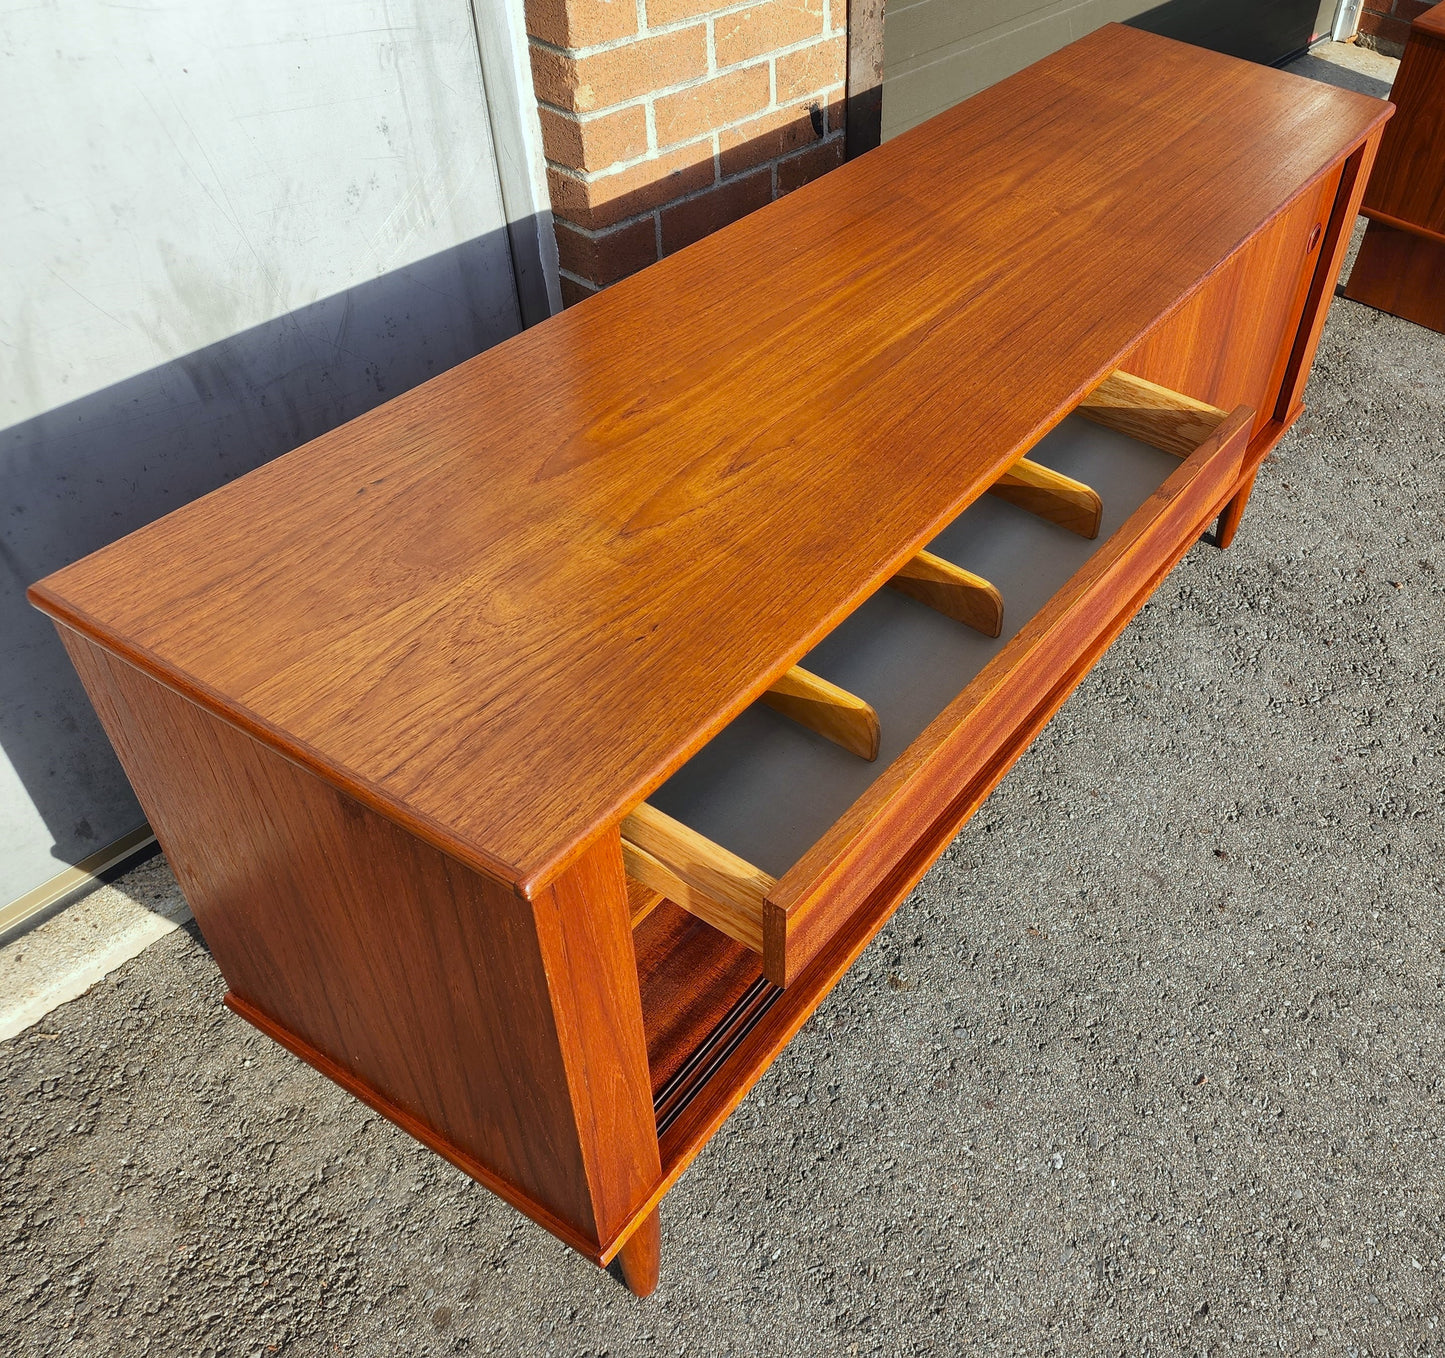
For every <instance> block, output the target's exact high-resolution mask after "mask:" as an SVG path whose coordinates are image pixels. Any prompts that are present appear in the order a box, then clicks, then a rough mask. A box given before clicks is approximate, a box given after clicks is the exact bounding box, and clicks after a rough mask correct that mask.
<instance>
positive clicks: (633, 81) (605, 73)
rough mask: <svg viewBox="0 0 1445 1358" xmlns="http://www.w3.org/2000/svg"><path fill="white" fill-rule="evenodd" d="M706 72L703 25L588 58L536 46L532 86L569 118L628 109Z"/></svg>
mask: <svg viewBox="0 0 1445 1358" xmlns="http://www.w3.org/2000/svg"><path fill="white" fill-rule="evenodd" d="M706 72H707V26H706V25H705V24H694V25H693V26H692V27H691V28H680V29H678V30H677V31H676V32H675V33H660V34H658V36H657V37H655V38H641V39H639V40H638V41H637V42H629V43H625V44H623V46H621V47H614V48H611V49H610V50H608V51H606V52H594V53H593V54H592V55H591V56H590V57H579V58H574V57H569V56H566V55H564V54H562V53H560V52H554V51H552V50H551V49H550V48H547V47H538V46H537V45H536V44H535V43H533V44H532V85H533V88H534V89H535V90H536V92H537V98H538V99H540V100H541V101H542V102H543V103H544V104H554V105H556V107H558V108H560V109H565V110H567V111H568V112H571V113H592V112H595V111H596V110H598V109H604V108H611V107H612V106H613V105H614V104H625V103H626V102H627V101H628V100H630V99H640V98H641V97H642V96H643V95H644V94H651V93H653V91H654V90H661V89H666V88H667V87H668V86H669V85H680V84H681V83H682V82H683V81H684V80H695V79H696V78H697V77H698V76H700V75H704V74H706Z"/></svg>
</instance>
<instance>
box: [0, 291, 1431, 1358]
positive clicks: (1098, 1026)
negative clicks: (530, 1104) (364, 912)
mask: <svg viewBox="0 0 1445 1358" xmlns="http://www.w3.org/2000/svg"><path fill="white" fill-rule="evenodd" d="M1310 401H1311V408H1310V410H1309V413H1308V414H1307V415H1306V417H1305V418H1304V420H1303V421H1302V422H1301V423H1300V425H1299V426H1298V427H1297V428H1296V429H1295V431H1294V432H1293V433H1292V434H1291V435H1290V437H1289V438H1288V439H1287V440H1286V441H1285V443H1284V444H1283V445H1282V446H1281V447H1280V449H1279V450H1278V452H1277V453H1276V455H1275V457H1274V459H1273V461H1272V463H1271V465H1270V466H1269V467H1268V468H1267V469H1266V471H1265V473H1264V474H1263V475H1262V477H1261V482H1260V485H1259V488H1258V489H1257V491H1256V492H1255V497H1254V502H1253V504H1252V506H1251V509H1250V512H1249V514H1248V515H1247V516H1246V518H1245V523H1244V527H1243V530H1242V531H1241V534H1240V537H1239V539H1238V541H1237V543H1236V545H1235V546H1234V548H1232V549H1231V550H1230V551H1229V552H1226V553H1221V552H1218V551H1216V550H1214V549H1213V548H1212V547H1209V546H1204V545H1201V546H1200V547H1198V548H1196V549H1195V550H1194V551H1193V552H1192V553H1191V554H1190V556H1189V557H1188V558H1187V559H1186V560H1185V561H1184V562H1183V564H1182V565H1181V566H1180V568H1179V569H1178V571H1177V572H1176V573H1175V574H1174V575H1173V576H1172V577H1171V578H1170V580H1169V581H1168V582H1166V584H1165V586H1164V587H1163V588H1162V589H1161V590H1160V592H1159V594H1158V595H1157V596H1156V598H1155V600H1154V601H1153V602H1152V603H1151V604H1150V605H1149V606H1148V607H1147V608H1146V609H1145V611H1144V612H1143V613H1142V614H1141V615H1140V617H1139V618H1138V619H1137V621H1136V622H1135V623H1134V625H1133V626H1132V627H1131V628H1130V629H1129V631H1128V632H1127V633H1126V634H1125V636H1124V637H1123V638H1122V639H1121V641H1120V642H1119V644H1118V645H1116V646H1115V647H1114V649H1113V650H1112V651H1111V652H1110V653H1109V655H1108V656H1107V657H1105V659H1104V660H1103V661H1102V662H1101V664H1100V665H1099V666H1098V668H1097V669H1096V670H1095V671H1094V673H1093V674H1092V675H1091V677H1090V678H1089V679H1088V680H1087V681H1086V682H1085V684H1084V685H1083V687H1082V688H1081V689H1080V690H1079V692H1078V693H1077V694H1076V695H1075V696H1074V697H1073V698H1072V699H1071V700H1070V701H1069V703H1068V704H1067V706H1066V707H1065V709H1064V710H1063V712H1062V713H1061V714H1060V715H1059V717H1058V718H1057V719H1056V720H1055V721H1054V722H1053V724H1052V725H1051V726H1050V727H1049V729H1048V730H1047V731H1046V732H1045V734H1044V735H1043V736H1042V738H1041V739H1040V740H1039V741H1038V743H1037V744H1036V745H1035V746H1034V748H1033V749H1032V750H1031V751H1030V752H1029V753H1028V754H1027V755H1026V756H1025V757H1024V759H1023V760H1022V761H1021V762H1020V764H1019V765H1018V766H1017V768H1016V769H1015V770H1014V771H1013V772H1012V773H1011V774H1010V775H1009V777H1008V778H1007V779H1006V780H1005V782H1004V783H1003V785H1002V786H1001V787H1000V788H999V790H998V791H997V792H996V793H995V794H994V796H993V797H992V798H991V799H990V801H989V802H988V803H987V805H986V806H985V807H984V808H983V809H982V811H981V812H980V813H979V814H978V815H977V816H976V817H975V819H974V820H973V821H972V822H971V823H970V824H969V825H968V826H967V828H966V829H965V832H964V833H963V834H962V835H961V836H960V837H959V839H958V840H957V841H956V842H955V844H954V845H953V846H952V848H951V849H950V850H949V851H948V853H947V855H946V857H945V858H944V859H943V861H941V862H940V863H939V865H938V866H937V867H936V868H935V869H934V870H933V871H932V872H931V873H930V874H929V876H928V877H927V878H926V879H925V881H924V882H923V884H922V885H921V886H920V887H919V888H918V890H917V891H916V892H915V893H914V894H913V896H912V897H911V898H910V900H909V901H908V902H907V903H906V904H905V905H904V907H903V908H902V909H901V910H900V911H899V913H898V915H897V916H896V917H895V919H894V920H893V922H892V923H891V924H890V925H889V926H888V928H887V929H886V930H885V931H884V932H883V934H882V935H881V936H880V937H879V939H878V940H877V941H876V942H875V943H874V945H873V946H872V947H871V948H870V949H869V951H868V952H867V953H866V954H865V955H864V956H863V958H862V959H861V960H860V962H859V963H858V965H857V966H856V967H855V968H854V970H853V971H852V973H851V974H850V975H849V976H848V977H847V978H845V980H844V981H843V982H842V983H841V984H840V985H839V987H838V988H837V990H836V991H835V993H834V994H833V996H832V997H831V998H830V999H829V1000H828V1001H827V1002H826V1003H825V1004H824V1005H823V1007H822V1009H821V1010H820V1011H819V1013H818V1014H817V1016H816V1017H815V1018H814V1019H813V1021H812V1022H811V1023H810V1024H809V1025H808V1026H807V1027H806V1028H805V1029H804V1030H803V1032H802V1033H801V1034H800V1035H799V1036H798V1038H797V1040H796V1041H795V1042H794V1043H793V1044H792V1045H791V1046H790V1047H789V1048H788V1050H787V1051H786V1052H785V1053H784V1054H783V1055H782V1056H781V1058H780V1059H779V1060H778V1062H777V1063H776V1065H775V1066H774V1067H773V1069H772V1071H771V1072H770V1073H769V1074H768V1076H767V1077H766V1078H765V1079H764V1080H763V1081H762V1083H761V1084H760V1086H759V1087H758V1088H757V1090H755V1091H754V1093H753V1094H752V1096H751V1097H749V1098H748V1099H747V1100H746V1101H745V1102H744V1104H743V1106H742V1107H741V1108H740V1109H739V1110H738V1112H737V1114H736V1115H735V1116H734V1117H733V1119H732V1120H731V1122H730V1123H729V1124H728V1125H727V1126H726V1127H725V1128H724V1130H723V1131H722V1132H721V1133H720V1135H719V1136H718V1137H717V1139H716V1141H715V1142H714V1143H713V1145H712V1146H711V1147H710V1148H709V1149H708V1150H707V1151H706V1152H705V1153H704V1154H703V1155H702V1156H701V1157H700V1158H699V1160H698V1161H697V1163H696V1164H695V1165H694V1167H693V1168H692V1170H691V1171H690V1172H689V1173H688V1174H687V1175H686V1177H685V1178H684V1179H683V1181H682V1182H681V1184H680V1185H679V1186H678V1188H677V1189H676V1190H675V1191H674V1192H673V1193H672V1194H671V1195H670V1196H669V1197H668V1199H667V1201H666V1204H665V1205H664V1209H663V1248H664V1266H663V1281H662V1285H661V1287H660V1288H659V1290H658V1292H657V1294H656V1295H655V1296H654V1297H653V1298H652V1300H651V1301H649V1302H645V1303H639V1302H637V1301H635V1300H634V1299H632V1298H631V1297H630V1295H629V1294H628V1293H626V1292H625V1291H624V1290H623V1289H622V1288H621V1287H620V1286H618V1285H617V1283H615V1282H614V1281H613V1280H612V1279H611V1278H609V1277H608V1276H607V1275H606V1274H604V1273H602V1272H601V1271H599V1270H596V1269H595V1268H593V1267H592V1265H590V1264H587V1263H585V1262H583V1261H582V1260H581V1259H579V1258H577V1257H576V1256H574V1255H572V1254H570V1253H569V1252H568V1251H567V1250H566V1249H565V1248H563V1247H562V1246H561V1245H559V1244H557V1243H556V1242H555V1241H554V1240H552V1239H551V1237H549V1236H547V1235H546V1234H544V1233H543V1232H542V1231H541V1230H539V1229H537V1228H536V1227H534V1226H532V1225H531V1224H530V1223H528V1222H526V1221H525V1220H523V1219H522V1218H521V1217H520V1216H518V1215H517V1214H515V1213H514V1212H512V1211H511V1210H510V1209H509V1208H507V1207H505V1206H504V1205H503V1204H502V1203H501V1202H500V1201H498V1200H497V1199H495V1198H493V1197H491V1196H490V1195H488V1194H487V1193H486V1192H485V1191H484V1190H482V1189H481V1188H479V1187H477V1186H475V1185H473V1184H472V1183H471V1182H470V1181H468V1180H467V1179H465V1178H463V1177H462V1176H461V1175H460V1174H459V1173H457V1172H456V1171H455V1170H453V1169H451V1168H450V1167H449V1166H448V1165H446V1164H445V1163H444V1162H442V1161H441V1160H439V1159H437V1158H436V1157H434V1156H432V1155H431V1154H429V1153H428V1152H427V1151H425V1150H423V1149H422V1148H421V1147H419V1146H418V1145H416V1144H415V1143H413V1142H411V1141H409V1140H408V1139H407V1138H406V1137H404V1136H402V1135H401V1134H400V1133H398V1132H397V1131H395V1130H394V1129H393V1128H392V1127H391V1126H390V1125H389V1124H388V1123H386V1122H384V1121H382V1120H381V1119H379V1118H377V1117H375V1116H374V1115H372V1114H371V1113H370V1112H368V1111H367V1110H366V1109H365V1108H363V1107H362V1106H361V1105H359V1104H357V1103H355V1102H352V1101H351V1100H350V1099H348V1098H347V1097H345V1096H344V1095H342V1094H341V1092H340V1091H339V1090H337V1089H335V1088H334V1087H332V1086H331V1085H329V1084H328V1083H326V1082H325V1081H324V1080H322V1079H321V1078H320V1077H319V1076H317V1075H315V1074H313V1073H312V1072H311V1071H310V1070H309V1069H308V1068H306V1067H305V1066H303V1065H302V1064H301V1063H299V1062H298V1061H296V1060H294V1059H293V1058H292V1057H290V1056H289V1055H287V1054H286V1053H285V1052H284V1051H282V1050H281V1049H280V1048H278V1047H275V1046H273V1045H271V1044H270V1043H268V1042H267V1041H266V1040H265V1039H263V1038H262V1037H260V1036H259V1034H257V1033H255V1032H253V1031H252V1030H250V1029H249V1028H248V1027H247V1026H246V1025H244V1024H243V1023H241V1022H240V1021H239V1020H238V1019H236V1018H234V1017H232V1016H231V1015H230V1014H228V1013H227V1012H226V1011H225V1010H223V1009H222V1008H221V1007H220V999H221V994H222V990H223V986H222V982H221V978H220V976H219V975H218V973H217V971H216V968H215V966H214V964H213V962H212V961H211V958H210V956H209V954H208V953H207V951H206V949H205V947H204V945H203V944H202V942H201V941H200V939H199V937H198V936H197V935H196V934H195V932H194V926H192V928H191V929H189V930H183V931H181V932H179V933H176V934H172V935H170V936H169V937H168V938H166V939H165V940H163V941H162V942H160V943H158V944H157V945H155V946H154V947H152V948H151V949H150V950H149V951H148V952H146V953H144V954H143V955H142V956H140V957H139V958H137V959H136V960H135V961H133V962H131V963H129V964H127V965H126V966H125V967H124V968H122V969H121V970H119V971H118V972H115V973H113V974H112V975H111V976H110V977H108V978H107V979H106V980H105V981H104V982H102V983H101V984H99V985H97V986H96V987H95V988H94V989H93V990H91V991H90V992H89V993H88V994H87V995H85V996H84V997H82V998H81V999H79V1000H77V1001H75V1002H74V1003H71V1004H69V1005H66V1006H65V1007H63V1008H62V1009H59V1010H57V1011H56V1012H54V1013H53V1014H51V1015H50V1016H49V1018H47V1019H46V1020H45V1021H44V1022H43V1023H42V1024H40V1025H39V1026H38V1027H37V1028H34V1029H31V1030H30V1031H28V1032H26V1033H24V1034H22V1035H21V1036H19V1037H18V1038H16V1039H14V1040H12V1041H10V1042H8V1043H6V1044H4V1045H3V1046H0V1063H3V1065H0V1069H3V1084H0V1110H3V1116H0V1140H3V1193H0V1251H3V1258H0V1280H3V1281H0V1287H3V1291H0V1351H3V1352H5V1353H7V1354H13V1355H17V1356H18V1355H30V1354H53V1353H60V1352H66V1353H70V1352H76V1353H87V1354H89V1353H96V1354H106V1355H115V1356H116V1358H121V1356H122V1355H130V1354H142V1353H145V1354H183V1355H188V1356H191V1355H196V1356H198V1355H206V1354H238V1355H250V1354H262V1355H264V1354H268V1353H273V1352H278V1353H286V1354H318V1355H320V1354H334V1353H340V1354H365V1355H372V1354H375V1355H392V1354H412V1353H417V1354H432V1353H435V1354H441V1353H455V1352H472V1353H505V1354H517V1353H526V1354H532V1353H558V1354H567V1355H583V1354H587V1355H600V1354H611V1355H621V1354H653V1353H664V1352H665V1353H698V1354H719V1353H734V1352H746V1353H749V1354H756V1353H759V1352H763V1353H800V1352H801V1353H808V1352H817V1353H824V1352H826V1353H844V1354H848V1353H872V1352H884V1353H894V1352H899V1353H949V1352H958V1351H961V1350H963V1349H964V1348H965V1346H967V1347H969V1348H970V1349H974V1350H977V1351H986V1352H990V1353H1001V1354H1003V1353H1020V1354H1196V1353H1198V1354H1205V1353H1239V1354H1260V1353H1263V1352H1265V1351H1266V1350H1268V1351H1271V1352H1273V1351H1284V1352H1306V1351H1307V1352H1312V1353H1321V1354H1350V1355H1356V1354H1370V1355H1383V1354H1431V1353H1436V1352H1445V1339H1442V1338H1441V1335H1440V1329H1439V1327H1440V1324H1441V1317H1442V1311H1445V1284H1442V1278H1445V1235H1442V1212H1445V1163H1442V1145H1441V1133H1442V1128H1445V1110H1442V1088H1441V1076H1440V1071H1441V1067H1442V1062H1445V988H1442V975H1445V969H1442V962H1445V917H1442V910H1441V906H1442V899H1441V898H1442V895H1445V884H1442V873H1445V866H1442V864H1445V854H1442V828H1441V812H1442V805H1445V763H1442V758H1441V753H1442V744H1445V720H1442V711H1445V679H1442V650H1445V647H1442V635H1445V593H1442V581H1445V552H1442V539H1445V532H1442V523H1441V506H1442V505H1445V438H1442V429H1445V338H1442V337H1441V336H1438V335H1433V334H1430V333H1428V332H1426V331H1424V330H1421V329H1418V328H1416V327H1414V326H1410V325H1407V324H1405V323H1404V322H1401V321H1397V320H1395V319H1393V318H1391V317H1388V316H1385V315H1382V314H1379V313H1376V312H1373V311H1369V310H1366V309H1365V308H1362V307H1358V306H1355V305H1353V304H1352V303H1349V302H1345V301H1337V302H1336V303H1335V306H1334V311H1333V314H1332V317H1331V321H1330V325H1329V329H1328V331H1327V333H1326V338H1325V341H1324V344H1323V348H1322V351H1321V354H1320V357H1319V361H1318V365H1317V368H1316V372H1315V377H1314V381H1313V384H1312V386H1311V389H1310ZM130 885H131V887H132V888H133V889H134V890H135V891H136V892H137V893H138V894H141V895H143V896H148V897H149V898H150V899H156V898H157V897H158V896H164V895H165V894H166V893H168V892H174V889H175V888H174V884H173V883H172V882H171V880H170V878H169V873H168V870H167V869H166V867H165V864H164V862H163V861H160V860H157V861H155V862H152V863H150V864H147V865H146V866H145V867H143V868H141V869H139V870H138V871H137V872H136V873H135V874H133V881H132V882H131V883H130Z"/></svg>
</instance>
